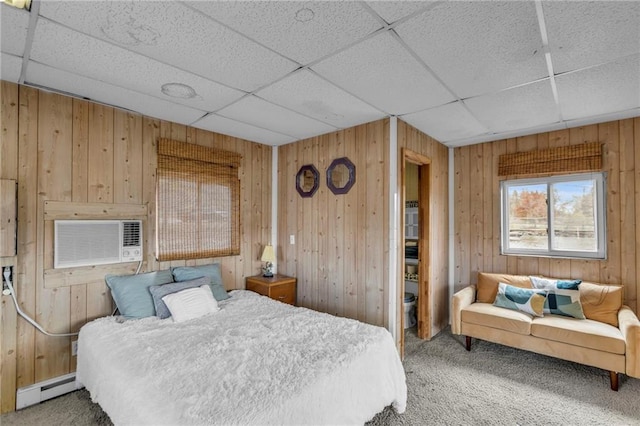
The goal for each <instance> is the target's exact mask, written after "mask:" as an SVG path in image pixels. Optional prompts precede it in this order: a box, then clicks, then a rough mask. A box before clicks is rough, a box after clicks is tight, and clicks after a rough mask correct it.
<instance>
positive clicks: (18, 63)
mask: <svg viewBox="0 0 640 426" xmlns="http://www.w3.org/2000/svg"><path fill="white" fill-rule="evenodd" d="M0 61H2V62H1V65H0V80H5V81H11V82H12V83H17V82H18V80H20V72H21V71H22V58H18V57H17V56H13V55H7V54H6V53H2V54H1V55H0Z"/></svg>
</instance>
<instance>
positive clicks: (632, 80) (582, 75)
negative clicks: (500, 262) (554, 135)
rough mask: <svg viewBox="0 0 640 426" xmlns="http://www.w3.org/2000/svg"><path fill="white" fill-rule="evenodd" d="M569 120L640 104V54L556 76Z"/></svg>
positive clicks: (560, 96)
mask: <svg viewBox="0 0 640 426" xmlns="http://www.w3.org/2000/svg"><path fill="white" fill-rule="evenodd" d="M556 84H557V86H558V97H559V99H560V108H561V109H560V110H561V111H562V116H563V117H564V118H565V119H566V120H573V119H578V118H584V117H591V116H595V115H602V114H609V113H613V112H618V111H625V110H628V109H632V108H638V107H640V55H634V56H628V57H626V58H622V59H619V60H617V61H615V62H610V63H608V64H605V65H601V66H598V67H593V68H588V69H586V70H582V71H576V72H572V73H567V74H564V75H560V76H557V77H556Z"/></svg>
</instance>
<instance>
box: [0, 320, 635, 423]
mask: <svg viewBox="0 0 640 426" xmlns="http://www.w3.org/2000/svg"><path fill="white" fill-rule="evenodd" d="M404 365H405V371H406V374H407V384H408V389H409V399H408V404H407V411H406V412H405V413H404V414H402V415H399V414H396V413H395V412H394V411H393V410H392V409H390V408H387V409H386V410H385V411H383V412H382V413H380V414H378V415H377V416H376V417H375V418H374V419H373V420H372V421H371V422H369V423H368V425H371V426H381V425H462V424H465V425H494V424H504V425H553V424H556V425H640V380H638V379H630V378H627V377H626V376H622V378H621V381H620V391H619V392H613V391H611V390H610V389H609V374H608V372H606V371H603V370H600V369H597V368H590V367H585V366H581V365H578V364H574V363H571V362H565V361H561V360H557V359H554V358H550V357H546V356H542V355H536V354H532V353H529V352H525V351H519V350H516V349H511V348H507V347H504V346H500V345H495V344H492V343H488V342H481V341H476V340H474V342H473V344H472V349H471V352H467V351H466V350H465V349H464V346H463V345H462V341H461V340H460V339H459V338H457V337H454V336H452V335H451V334H450V333H449V331H448V330H446V331H444V332H442V333H440V334H439V335H438V336H436V337H435V338H434V339H433V340H432V341H430V342H426V341H421V340H419V339H418V338H416V337H415V334H414V333H413V332H412V331H409V333H408V336H407V346H406V357H405V361H404ZM0 424H2V426H10V425H25V426H30V425H110V424H111V422H110V420H109V418H108V416H106V414H104V413H103V412H102V410H101V409H100V407H99V406H97V405H96V404H92V403H91V401H90V398H89V395H88V393H87V392H86V391H84V390H81V391H77V392H73V393H71V394H68V395H64V396H61V397H59V398H56V399H54V400H50V401H47V402H44V403H42V404H40V405H37V406H33V407H29V408H26V409H24V410H21V411H19V412H15V413H9V414H4V415H2V416H0Z"/></svg>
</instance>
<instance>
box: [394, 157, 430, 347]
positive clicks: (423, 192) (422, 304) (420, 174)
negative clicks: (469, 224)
mask: <svg viewBox="0 0 640 426" xmlns="http://www.w3.org/2000/svg"><path fill="white" fill-rule="evenodd" d="M402 155H403V161H402V169H401V185H402V191H401V197H400V198H401V200H400V202H401V211H402V214H401V215H400V217H401V230H402V231H401V234H402V235H401V238H400V241H401V242H402V244H401V245H400V247H401V251H402V253H401V255H400V258H401V259H402V261H401V263H400V265H402V274H401V277H400V283H399V285H398V289H399V312H402V314H401V315H400V318H401V330H402V333H401V334H402V336H401V339H400V340H401V354H402V355H403V356H404V338H405V336H404V334H405V312H404V306H405V303H404V294H405V292H407V291H408V292H411V293H413V292H414V291H415V292H416V293H415V295H416V296H417V300H416V302H415V309H416V319H417V335H418V337H419V338H421V339H430V338H431V337H432V335H431V330H432V326H431V318H432V315H431V309H430V306H431V288H430V271H431V267H430V266H431V261H430V253H431V250H430V238H429V229H430V205H431V203H430V188H431V160H430V159H429V158H428V157H425V156H424V155H421V154H418V153H415V152H413V151H410V150H407V149H403V150H402ZM408 193H409V194H410V196H409V198H417V200H413V199H411V200H410V199H408V198H407V194H408ZM407 202H409V203H410V205H409V206H408V205H407ZM414 206H415V207H414ZM414 209H415V210H417V224H416V223H415V218H414V215H415V213H416V211H415V210H414ZM407 245H409V249H405V247H407ZM414 247H415V249H414ZM414 250H415V251H417V256H415V258H414V256H413V252H414ZM414 267H415V269H414Z"/></svg>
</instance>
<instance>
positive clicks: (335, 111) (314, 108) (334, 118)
mask: <svg viewBox="0 0 640 426" xmlns="http://www.w3.org/2000/svg"><path fill="white" fill-rule="evenodd" d="M256 94H257V95H258V96H259V97H261V98H264V99H266V100H268V101H271V102H273V103H275V104H278V105H282V106H284V107H286V108H289V109H291V110H294V111H298V112H301V113H303V114H305V115H307V116H309V117H312V118H315V119H318V120H320V121H322V122H324V123H328V124H331V125H332V126H335V127H338V128H346V127H351V126H355V125H358V124H361V123H367V122H369V121H373V120H377V119H380V118H383V117H384V116H385V114H384V113H383V112H382V111H379V110H377V109H375V108H373V107H372V106H369V105H367V104H366V103H364V102H362V101H361V100H359V99H358V98H356V97H354V96H351V95H350V94H348V93H346V92H344V91H343V90H340V89H338V88H337V87H336V86H334V85H333V84H331V83H328V82H327V81H325V80H323V79H322V78H320V77H318V76H317V75H316V74H314V73H313V72H311V71H309V70H300V71H299V72H296V73H294V74H291V75H289V76H287V77H286V78H285V79H283V80H280V81H279V82H277V83H275V84H273V85H271V86H269V87H267V88H266V89H263V90H260V91H258V92H257V93H256Z"/></svg>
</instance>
